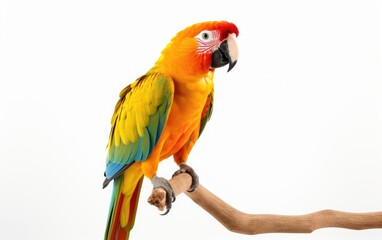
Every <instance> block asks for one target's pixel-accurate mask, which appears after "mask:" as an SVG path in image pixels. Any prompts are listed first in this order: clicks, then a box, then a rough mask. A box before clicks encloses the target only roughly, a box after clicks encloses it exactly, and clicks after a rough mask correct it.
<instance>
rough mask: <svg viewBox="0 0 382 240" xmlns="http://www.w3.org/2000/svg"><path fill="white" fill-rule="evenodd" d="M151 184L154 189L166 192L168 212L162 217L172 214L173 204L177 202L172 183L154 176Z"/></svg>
mask: <svg viewBox="0 0 382 240" xmlns="http://www.w3.org/2000/svg"><path fill="white" fill-rule="evenodd" d="M151 183H152V184H153V187H154V189H157V188H163V189H164V190H165V191H166V209H167V210H166V212H165V213H163V214H161V215H166V214H167V213H169V212H170V209H171V206H172V203H173V202H174V201H175V193H174V191H173V190H172V188H171V185H170V183H169V182H168V181H167V180H166V179H165V178H162V177H158V176H157V175H154V176H153V178H152V179H151Z"/></svg>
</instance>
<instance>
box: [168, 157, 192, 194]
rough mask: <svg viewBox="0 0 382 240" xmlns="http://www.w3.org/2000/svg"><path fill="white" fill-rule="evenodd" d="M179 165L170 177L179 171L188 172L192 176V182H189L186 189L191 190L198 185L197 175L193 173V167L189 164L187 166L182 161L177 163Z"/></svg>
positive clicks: (179, 172)
mask: <svg viewBox="0 0 382 240" xmlns="http://www.w3.org/2000/svg"><path fill="white" fill-rule="evenodd" d="M179 167H180V169H179V170H178V171H176V172H174V174H173V175H172V177H174V176H176V175H179V174H181V173H188V174H190V176H191V178H192V184H191V187H190V189H188V190H187V191H188V192H193V191H194V190H195V189H196V188H197V187H198V186H199V176H198V175H197V174H196V173H195V171H194V169H192V168H191V167H190V166H188V165H187V164H185V163H184V162H182V163H181V164H180V165H179Z"/></svg>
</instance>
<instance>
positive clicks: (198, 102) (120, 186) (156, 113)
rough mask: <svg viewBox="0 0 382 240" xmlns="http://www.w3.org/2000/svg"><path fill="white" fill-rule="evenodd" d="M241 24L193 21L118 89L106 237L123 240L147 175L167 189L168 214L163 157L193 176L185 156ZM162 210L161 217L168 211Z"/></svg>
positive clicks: (170, 195) (233, 52)
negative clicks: (159, 173) (144, 70)
mask: <svg viewBox="0 0 382 240" xmlns="http://www.w3.org/2000/svg"><path fill="white" fill-rule="evenodd" d="M238 34H239V31H238V28H237V27H236V26H235V25H234V24H233V23H229V22H226V21H210V22H202V23H197V24H194V25H192V26H190V27H187V28H186V29H184V30H182V31H180V32H179V33H178V34H176V36H175V37H174V38H173V39H172V40H171V41H170V43H169V44H168V45H167V46H166V48H165V49H164V50H163V51H162V54H161V56H160V57H159V59H158V60H157V62H156V63H155V65H154V67H153V68H151V69H150V70H149V71H148V72H147V73H146V74H144V75H143V76H141V77H139V78H138V79H137V80H135V82H133V83H132V84H130V85H128V86H127V87H125V88H124V89H123V90H122V91H121V93H120V95H119V96H120V99H119V101H118V102H117V104H116V106H115V110H114V114H113V117H112V120H111V124H112V127H111V132H110V137H109V141H108V154H107V161H106V172H105V177H106V179H105V181H104V183H103V187H104V188H105V187H106V186H107V185H108V184H109V183H110V182H111V181H112V180H113V181H114V184H113V185H114V186H113V191H112V197H111V203H110V210H109V216H108V220H107V227H106V231H105V239H113V240H114V239H128V238H129V233H130V231H131V229H132V228H133V225H134V220H135V215H136V211H137V205H138V199H139V193H140V189H141V185H142V181H143V179H144V176H146V177H147V178H148V179H150V180H151V182H152V184H153V187H154V189H155V188H163V189H164V190H165V191H166V196H167V198H166V209H167V210H166V213H168V211H169V210H170V209H171V205H172V202H173V201H174V200H175V195H174V192H173V191H172V189H171V186H170V184H169V183H168V181H167V180H166V179H164V178H162V177H159V176H157V175H156V172H157V168H158V164H159V162H160V161H162V160H164V159H166V158H168V157H170V156H173V157H174V160H175V162H176V164H178V166H179V170H178V171H176V172H175V173H174V175H176V174H180V173H184V172H187V173H189V174H190V175H191V176H192V186H191V189H190V190H189V191H193V190H194V189H195V188H197V187H198V184H199V180H198V176H197V174H196V173H195V171H194V170H193V169H192V168H191V167H190V166H188V165H187V164H186V161H187V157H188V154H189V153H190V151H191V149H192V148H193V146H194V144H195V142H196V141H197V140H198V138H199V136H200V134H201V133H202V131H203V129H204V127H205V125H206V123H207V121H208V120H209V118H210V116H211V113H212V107H213V89H214V84H213V77H214V71H215V68H219V67H223V66H226V65H228V71H230V70H231V69H232V68H233V67H234V66H235V64H236V61H237V57H238V49H237V44H236V37H237V36H238ZM166 213H165V214H166Z"/></svg>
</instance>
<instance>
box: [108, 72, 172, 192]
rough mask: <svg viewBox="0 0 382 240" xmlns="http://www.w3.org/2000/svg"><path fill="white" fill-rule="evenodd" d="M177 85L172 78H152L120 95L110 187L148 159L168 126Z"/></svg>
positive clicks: (111, 146) (110, 159)
mask: <svg viewBox="0 0 382 240" xmlns="http://www.w3.org/2000/svg"><path fill="white" fill-rule="evenodd" d="M173 94H174V85H173V81H172V80H171V78H170V77H168V76H166V75H163V74H149V75H144V76H142V77H140V78H138V79H137V80H136V81H135V82H134V83H132V84H131V85H129V86H127V87H126V88H125V89H123V90H122V91H121V93H120V99H119V101H118V103H117V104H116V107H115V111H114V114H113V117H112V121H111V124H112V128H111V132H110V137H109V142H108V156H107V162H106V181H105V182H106V185H107V183H108V182H110V181H111V180H112V179H114V178H115V177H117V176H118V175H119V174H121V172H123V171H124V170H125V169H126V168H127V167H129V166H130V165H131V164H133V163H134V162H140V161H144V160H146V159H147V157H148V156H149V155H150V153H151V152H152V151H153V149H154V147H155V145H156V143H157V142H158V139H159V137H160V135H161V133H162V131H163V128H164V125H165V123H166V120H167V117H168V113H169V109H170V107H171V104H172V99H173Z"/></svg>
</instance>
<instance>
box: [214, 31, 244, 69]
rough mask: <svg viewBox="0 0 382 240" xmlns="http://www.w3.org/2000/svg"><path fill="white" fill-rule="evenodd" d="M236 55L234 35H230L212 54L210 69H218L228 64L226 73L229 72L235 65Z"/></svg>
mask: <svg viewBox="0 0 382 240" xmlns="http://www.w3.org/2000/svg"><path fill="white" fill-rule="evenodd" d="M238 54H239V52H238V48H237V43H236V35H235V34H234V33H232V34H230V35H229V36H228V38H226V39H225V40H224V41H223V42H221V44H220V45H219V47H218V48H217V49H216V50H215V51H214V52H213V53H212V63H211V67H212V68H218V67H223V66H225V65H227V64H229V66H228V71H227V72H229V71H231V69H232V68H233V67H234V66H235V65H236V62H237V58H238Z"/></svg>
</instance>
